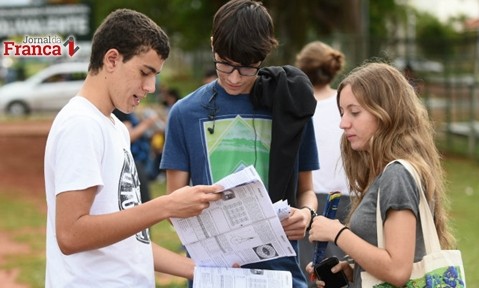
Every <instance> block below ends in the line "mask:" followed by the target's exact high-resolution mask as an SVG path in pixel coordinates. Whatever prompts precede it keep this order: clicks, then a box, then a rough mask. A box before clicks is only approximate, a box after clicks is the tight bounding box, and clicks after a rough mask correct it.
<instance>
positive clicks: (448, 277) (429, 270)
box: [361, 159, 466, 288]
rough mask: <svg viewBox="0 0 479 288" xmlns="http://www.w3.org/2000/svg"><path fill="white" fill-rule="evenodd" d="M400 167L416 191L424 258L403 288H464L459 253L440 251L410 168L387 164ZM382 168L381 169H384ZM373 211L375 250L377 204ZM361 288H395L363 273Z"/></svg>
mask: <svg viewBox="0 0 479 288" xmlns="http://www.w3.org/2000/svg"><path fill="white" fill-rule="evenodd" d="M393 162H399V163H401V164H402V165H403V166H404V167H405V168H406V169H407V170H408V171H409V173H411V175H412V176H413V178H414V180H415V181H416V184H417V187H418V188H419V191H420V194H421V195H420V199H419V215H421V226H422V233H423V235H424V244H425V248H426V255H425V256H424V257H423V258H422V260H421V261H419V262H416V263H414V264H413V268H412V274H411V277H410V280H409V281H408V282H407V283H406V285H405V286H404V287H431V288H433V287H456V288H460V287H466V276H465V274H464V265H463V262H462V256H461V251H459V250H441V245H440V243H439V238H438V236H437V231H436V226H434V220H433V217H432V214H431V210H430V209H429V206H428V204H427V200H426V195H425V194H424V191H423V189H422V185H421V180H420V178H419V175H418V174H417V172H416V170H415V169H414V167H413V166H412V165H411V164H410V163H409V162H408V161H406V160H403V159H398V160H394V161H391V162H390V163H389V164H388V165H386V167H388V166H389V165H390V164H391V163H393ZM386 167H385V168H384V169H386ZM379 192H380V191H378V203H377V211H376V223H377V225H376V226H377V235H378V247H379V248H384V235H383V225H382V223H383V221H382V217H381V209H380V202H379V194H380V193H379ZM361 279H362V287H364V288H366V287H367V288H371V287H373V288H386V287H395V286H393V285H391V284H389V283H385V282H384V281H381V280H378V279H377V278H375V277H373V276H372V275H371V274H369V273H367V272H361Z"/></svg>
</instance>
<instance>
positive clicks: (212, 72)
mask: <svg viewBox="0 0 479 288" xmlns="http://www.w3.org/2000/svg"><path fill="white" fill-rule="evenodd" d="M216 78H218V75H216V69H215V68H212V69H207V70H206V71H205V73H204V74H203V84H208V83H210V82H211V81H215V80H216Z"/></svg>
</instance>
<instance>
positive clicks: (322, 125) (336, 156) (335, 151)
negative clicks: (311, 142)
mask: <svg viewBox="0 0 479 288" xmlns="http://www.w3.org/2000/svg"><path fill="white" fill-rule="evenodd" d="M340 121H341V116H340V115H339V111H338V106H337V104H336V91H335V94H334V95H331V96H330V97H328V98H326V99H322V100H319V101H318V103H317V105H316V111H315V112H314V115H313V123H314V133H315V135H316V145H317V146H318V157H319V166H320V167H319V170H314V171H313V189H314V192H316V193H329V192H332V191H340V192H341V193H342V194H343V195H349V189H348V185H347V178H346V174H345V173H344V168H343V163H342V161H341V148H340V143H341V136H342V135H343V130H342V129H341V128H339V123H340Z"/></svg>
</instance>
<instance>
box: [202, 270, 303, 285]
mask: <svg viewBox="0 0 479 288" xmlns="http://www.w3.org/2000/svg"><path fill="white" fill-rule="evenodd" d="M194 279H195V281H194V282H193V288H290V287H293V279H292V276H291V272H289V271H276V270H274V271H273V270H262V269H238V268H225V267H196V268H195V275H194Z"/></svg>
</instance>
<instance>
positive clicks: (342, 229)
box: [334, 226, 349, 246]
mask: <svg viewBox="0 0 479 288" xmlns="http://www.w3.org/2000/svg"><path fill="white" fill-rule="evenodd" d="M348 229H349V228H348V226H344V227H343V228H341V229H340V230H339V232H338V234H336V237H335V238H334V245H336V246H338V244H336V242H338V238H339V236H340V235H341V233H343V231H344V230H348Z"/></svg>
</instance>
